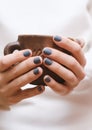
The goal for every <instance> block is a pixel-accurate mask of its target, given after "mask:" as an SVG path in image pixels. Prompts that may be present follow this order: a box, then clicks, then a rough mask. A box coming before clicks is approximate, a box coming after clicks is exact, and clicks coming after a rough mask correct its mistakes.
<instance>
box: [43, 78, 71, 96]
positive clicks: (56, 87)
mask: <svg viewBox="0 0 92 130" xmlns="http://www.w3.org/2000/svg"><path fill="white" fill-rule="evenodd" d="M44 82H45V84H46V85H47V86H49V87H50V88H51V89H52V90H53V91H55V92H57V93H59V94H61V95H66V94H68V93H69V92H70V91H71V90H72V89H70V87H68V86H66V85H63V84H60V83H58V82H56V81H55V80H54V79H53V78H51V77H50V76H49V75H46V76H45V77H44Z"/></svg>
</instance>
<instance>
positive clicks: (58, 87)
mask: <svg viewBox="0 0 92 130" xmlns="http://www.w3.org/2000/svg"><path fill="white" fill-rule="evenodd" d="M53 41H54V43H55V44H56V45H57V46H59V47H61V48H62V49H65V50H67V51H69V52H70V53H71V55H69V54H66V53H64V52H61V51H59V50H56V49H53V48H44V49H43V55H44V57H45V59H44V61H43V64H44V65H45V66H46V67H47V68H48V69H50V70H51V71H53V72H54V73H56V74H57V75H58V76H60V77H61V78H63V79H64V80H65V82H64V84H60V83H58V82H56V81H55V80H54V79H52V77H50V76H49V75H46V76H45V77H44V82H45V83H46V85H47V86H49V87H50V88H52V89H53V90H54V91H55V92H57V93H60V94H62V95H65V94H68V93H69V92H71V91H72V90H73V89H74V88H75V87H76V86H77V85H78V84H79V82H80V81H81V80H82V79H83V78H84V77H85V72H84V69H83V68H84V66H85V64H86V60H85V57H84V53H83V51H82V48H81V47H82V46H83V42H80V41H79V40H71V39H69V38H64V37H63V38H61V37H55V38H54V39H53ZM80 44H81V45H80Z"/></svg>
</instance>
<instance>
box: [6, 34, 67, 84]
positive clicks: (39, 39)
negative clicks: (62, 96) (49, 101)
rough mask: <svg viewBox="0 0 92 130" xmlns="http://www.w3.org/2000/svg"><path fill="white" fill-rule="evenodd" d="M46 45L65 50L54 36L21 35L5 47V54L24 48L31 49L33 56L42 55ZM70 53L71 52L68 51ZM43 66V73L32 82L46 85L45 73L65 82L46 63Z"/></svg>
mask: <svg viewBox="0 0 92 130" xmlns="http://www.w3.org/2000/svg"><path fill="white" fill-rule="evenodd" d="M44 47H52V48H55V49H58V50H60V51H65V50H63V49H62V48H60V47H58V46H57V45H56V44H54V43H53V37H52V36H45V35H19V36H18V40H17V41H16V42H12V43H8V44H7V45H6V46H5V48H4V55H7V54H10V53H12V52H13V51H14V50H16V49H17V50H23V49H31V50H32V55H33V56H38V55H40V56H42V50H43V48H44ZM66 53H69V52H66ZM42 58H43V57H42ZM41 67H42V68H43V74H42V75H41V76H40V77H39V78H38V79H36V80H35V81H33V82H31V83H30V84H34V85H45V83H44V81H43V77H44V76H45V75H50V76H51V77H52V78H53V79H55V80H56V81H57V82H59V83H64V79H63V78H60V77H59V76H58V75H57V74H55V73H54V72H52V71H50V70H49V69H48V68H46V67H45V66H44V65H41Z"/></svg>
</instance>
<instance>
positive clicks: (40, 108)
mask: <svg viewBox="0 0 92 130" xmlns="http://www.w3.org/2000/svg"><path fill="white" fill-rule="evenodd" d="M90 2H92V1H90ZM91 13H92V10H91V3H90V4H89V1H88V0H2V1H1V0H0V55H3V48H4V46H5V45H6V44H7V43H9V42H12V41H16V40H17V36H18V35H19V34H43V35H44V34H46V35H61V36H70V37H79V38H84V39H85V41H86V43H87V44H86V45H85V46H86V47H85V56H86V59H87V65H86V67H85V71H86V74H87V76H86V77H85V79H84V80H83V81H81V83H80V84H79V86H78V87H77V88H76V90H75V91H73V92H72V93H71V94H70V95H67V96H60V95H57V94H56V93H55V92H53V91H52V90H51V89H50V88H49V87H46V91H45V92H44V93H43V94H41V95H39V96H36V97H33V98H30V99H27V100H24V101H22V102H20V103H18V104H16V105H13V106H12V107H11V110H10V111H0V130H92V48H91V36H92V35H91V32H92V25H91V23H92V21H91ZM25 87H31V85H29V84H28V85H26V86H25Z"/></svg>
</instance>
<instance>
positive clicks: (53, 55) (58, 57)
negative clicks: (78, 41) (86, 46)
mask: <svg viewBox="0 0 92 130" xmlns="http://www.w3.org/2000/svg"><path fill="white" fill-rule="evenodd" d="M43 55H44V56H46V57H48V58H50V59H52V60H55V61H56V62H58V63H59V64H60V65H59V66H58V67H60V66H61V65H63V66H65V67H66V68H68V69H70V70H71V71H72V72H73V73H74V74H75V75H76V76H77V77H78V78H79V79H83V78H84V76H85V73H84V70H83V68H82V66H81V65H80V64H79V63H78V62H77V60H76V59H75V58H74V57H73V56H70V55H67V54H66V53H64V52H60V51H59V50H56V49H53V48H44V49H43ZM67 59H68V60H67ZM56 68H57V67H56Z"/></svg>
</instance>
